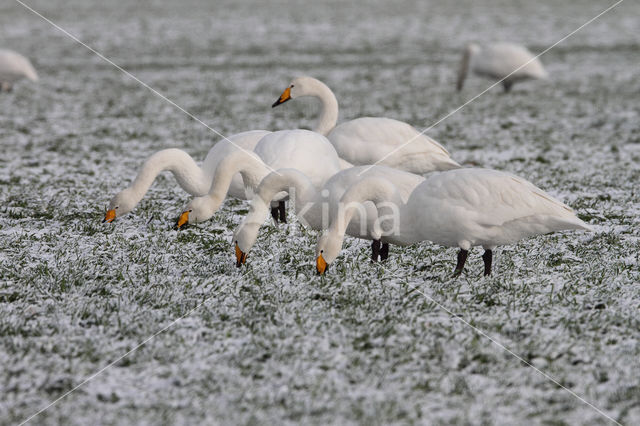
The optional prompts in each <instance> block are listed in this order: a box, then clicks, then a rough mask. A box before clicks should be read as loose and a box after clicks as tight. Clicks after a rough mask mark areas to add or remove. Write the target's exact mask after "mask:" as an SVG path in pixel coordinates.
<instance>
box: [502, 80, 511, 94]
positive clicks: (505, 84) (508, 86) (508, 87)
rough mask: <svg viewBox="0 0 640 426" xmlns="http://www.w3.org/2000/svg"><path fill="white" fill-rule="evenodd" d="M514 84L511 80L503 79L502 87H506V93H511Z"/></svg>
mask: <svg viewBox="0 0 640 426" xmlns="http://www.w3.org/2000/svg"><path fill="white" fill-rule="evenodd" d="M512 86H513V81H511V80H503V81H502V87H504V93H509V92H510V91H511V87H512Z"/></svg>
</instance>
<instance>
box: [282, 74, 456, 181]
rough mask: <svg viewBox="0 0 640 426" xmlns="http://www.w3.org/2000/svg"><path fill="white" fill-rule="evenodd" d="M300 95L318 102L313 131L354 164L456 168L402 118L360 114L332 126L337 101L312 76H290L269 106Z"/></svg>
mask: <svg viewBox="0 0 640 426" xmlns="http://www.w3.org/2000/svg"><path fill="white" fill-rule="evenodd" d="M304 96H311V97H315V98H318V99H320V101H321V102H322V112H321V114H320V119H319V121H318V124H317V126H316V127H315V128H314V131H316V132H318V133H321V134H323V135H326V136H327V138H328V139H329V140H330V141H331V143H332V144H333V146H334V147H335V148H336V151H337V152H338V155H339V156H340V157H341V158H344V159H345V160H346V161H348V162H350V163H352V164H354V165H367V164H380V165H384V166H389V167H393V168H396V169H400V170H405V171H408V172H412V173H419V174H421V173H427V172H432V171H434V170H450V169H455V168H459V167H460V165H459V164H458V163H456V162H455V161H453V160H452V159H451V158H450V156H449V152H447V150H446V149H444V147H443V146H442V145H440V144H439V143H438V142H436V141H434V140H433V139H431V138H430V137H428V136H426V135H424V134H421V133H420V132H418V131H417V130H416V129H415V128H414V127H412V126H410V125H409V124H407V123H403V122H402V121H398V120H393V119H391V118H384V117H362V118H357V119H355V120H351V121H347V122H345V123H342V124H340V125H338V126H336V123H337V121H338V101H337V99H336V97H335V95H334V94H333V92H332V91H331V89H329V87H327V86H326V85H325V84H324V83H322V82H321V81H320V80H317V79H315V78H312V77H298V78H296V79H294V80H293V81H292V82H291V84H290V85H289V87H287V88H286V89H285V90H284V92H283V93H282V95H280V98H278V100H277V101H276V102H275V103H274V104H273V105H272V106H273V107H276V106H278V105H281V104H283V103H285V102H287V101H288V100H290V99H295V98H299V97H304Z"/></svg>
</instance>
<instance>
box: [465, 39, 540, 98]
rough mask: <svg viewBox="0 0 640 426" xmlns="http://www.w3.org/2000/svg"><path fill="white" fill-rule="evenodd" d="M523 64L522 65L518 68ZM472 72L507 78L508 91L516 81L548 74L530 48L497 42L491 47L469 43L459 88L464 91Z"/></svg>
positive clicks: (485, 75) (505, 85)
mask: <svg viewBox="0 0 640 426" xmlns="http://www.w3.org/2000/svg"><path fill="white" fill-rule="evenodd" d="M525 64H526V65H525ZM519 67H522V68H520V69H518V68H519ZM516 70H517V71H516ZM469 71H473V73H474V74H476V75H479V76H483V77H487V78H490V79H494V80H502V79H504V80H503V81H502V85H503V87H504V90H505V92H508V91H509V90H511V87H512V86H513V84H514V83H516V82H518V81H522V80H529V79H544V78H547V77H548V74H547V71H546V70H545V69H544V67H543V66H542V63H541V62H540V60H539V59H538V58H537V57H535V56H534V55H533V54H532V53H531V52H529V50H527V48H526V47H524V46H520V45H518V44H513V43H495V44H491V45H487V46H479V45H477V44H475V43H471V44H469V45H468V46H467V47H466V49H465V51H464V54H463V56H462V61H461V63H460V69H459V70H458V80H457V82H456V88H457V89H458V91H460V90H462V87H463V85H464V80H465V78H466V77H467V74H468V73H469ZM514 71H515V72H514ZM512 73H513V74H512Z"/></svg>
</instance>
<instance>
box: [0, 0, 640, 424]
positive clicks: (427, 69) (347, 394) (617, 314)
mask: <svg viewBox="0 0 640 426" xmlns="http://www.w3.org/2000/svg"><path fill="white" fill-rule="evenodd" d="M27 3H28V4H29V5H30V6H32V7H34V8H35V9H36V10H38V11H39V12H41V13H43V14H44V15H45V16H47V17H48V18H50V19H52V20H53V21H54V22H56V23H57V24H59V25H60V26H62V27H63V28H65V29H66V30H68V31H70V32H71V33H72V34H74V35H76V36H77V37H79V38H80V39H81V40H83V41H84V42H86V43H88V44H89V45H91V46H92V47H94V48H95V49H97V50H98V51H100V52H101V53H103V54H104V55H105V56H107V57H108V58H110V59H112V60H113V61H115V62H116V63H117V64H119V65H121V66H122V67H124V68H126V69H127V70H129V71H131V72H132V73H134V74H135V75H136V76H137V77H139V78H140V79H141V80H143V81H144V82H146V83H148V84H149V85H151V86H153V87H154V88H155V89H157V90H158V91H160V92H161V93H163V94H164V95H166V96H167V97H168V98H170V99H171V100H173V101H175V102H176V103H177V104H179V105H180V106H182V107H184V108H185V109H187V110H188V111H189V112H191V113H192V114H194V115H195V116H197V117H198V118H200V119H202V120H203V121H204V122H206V123H207V124H209V125H210V126H212V127H213V128H215V129H217V130H219V131H220V132H222V133H224V134H233V133H237V132H240V131H244V130H249V129H285V128H293V127H297V126H300V127H310V126H311V125H312V124H313V123H314V122H315V118H316V114H317V105H316V104H314V103H313V102H311V101H309V102H306V101H302V100H300V101H295V102H290V103H287V104H286V105H283V106H281V107H279V108H278V109H274V110H272V109H271V104H272V103H273V101H275V100H276V98H277V97H278V95H279V94H280V93H281V92H282V90H283V89H284V88H285V87H286V85H287V83H288V82H289V81H290V79H291V78H292V77H294V76H297V75H300V74H308V75H312V76H315V77H317V78H320V79H322V80H324V81H325V82H326V83H327V84H328V85H329V86H330V87H332V88H333V90H334V91H335V92H336V94H337V96H338V99H339V101H340V104H341V120H347V119H350V118H355V117H359V116H363V115H374V116H375V115H383V116H389V117H394V118H397V119H400V120H403V121H407V122H409V123H412V124H413V125H415V126H416V127H418V128H424V127H426V126H429V125H430V124H432V123H433V122H435V121H436V120H437V119H439V118H440V117H442V116H443V115H445V114H446V113H447V112H449V111H451V110H452V109H454V108H456V107H457V106H459V105H461V104H462V103H464V102H465V101H466V100H467V99H470V98H471V97H473V96H474V95H476V94H477V93H479V92H481V91H482V90H484V89H485V88H486V87H487V86H488V85H489V84H490V82H488V81H486V80H482V79H480V78H478V77H472V78H471V79H470V80H469V81H468V85H467V86H466V87H465V89H464V91H463V92H462V93H456V92H455V91H454V80H455V68H456V67H457V64H458V60H459V52H460V49H461V47H462V46H463V45H464V44H465V43H467V42H469V41H474V40H477V41H485V40H488V41H491V40H514V41H519V42H522V43H524V44H526V45H528V46H529V47H530V48H531V49H532V50H533V51H536V52H539V51H542V50H543V49H544V48H546V47H547V46H549V45H551V44H552V43H554V42H556V41H557V40H559V39H560V38H561V37H563V36H565V35H566V34H568V33H570V32H571V31H573V30H574V29H576V28H577V27H578V26H580V25H581V24H583V23H584V22H586V21H587V20H588V19H590V18H592V17H594V16H595V15H597V14H598V13H599V12H600V11H601V10H603V9H604V8H605V7H606V6H607V5H609V4H612V2H602V1H596V0H588V1H577V2H556V1H552V0H548V1H544V2H532V1H524V0H522V1H511V0H503V1H488V0H483V1H481V2H479V1H471V0H469V1H465V2H448V1H439V2H435V1H429V2H425V1H417V0H416V1H394V2H387V1H382V0H378V1H376V2H364V1H356V2H342V1H334V2H324V1H314V2H305V4H301V3H293V2H291V3H290V2H284V1H278V2H264V1H259V0H251V1H246V2H245V1H241V2H237V1H217V2H215V3H214V2H208V1H205V0H200V1H186V2H185V1H179V2H178V1H176V2H171V1H160V0H156V1H136V2H125V1H118V2H104V1H97V0H94V1H84V0H82V1H80V0H73V1H66V0H64V1H63V0H56V1H45V0H33V1H27ZM639 17H640V4H639V3H638V2H634V1H631V0H627V1H626V2H623V3H622V4H621V5H619V6H618V7H617V8H616V9H614V10H613V11H611V12H610V13H608V14H606V15H605V16H603V17H602V18H600V19H598V20H597V21H595V22H594V23H593V24H591V25H589V26H587V27H586V28H584V29H583V30H582V31H580V32H579V33H577V34H576V35H575V36H573V37H571V38H569V39H568V40H566V41H565V42H563V43H562V44H560V45H559V46H557V47H556V48H555V49H553V50H551V51H550V52H549V53H547V54H545V55H544V56H543V57H542V58H541V59H542V61H543V63H544V64H545V65H546V66H547V69H548V71H549V72H550V74H551V76H552V79H551V80H550V81H548V82H529V83H523V84H521V85H516V86H515V89H514V91H513V93H511V94H509V95H504V94H502V91H501V89H500V88H495V89H494V90H491V91H490V92H489V93H487V94H485V95H484V96H482V97H480V98H479V99H478V100H476V101H475V102H473V103H471V104H470V105H468V106H467V107H466V108H464V109H463V110H461V111H460V112H459V113H457V114H455V115H453V116H452V117H451V118H449V119H447V120H446V121H444V122H442V123H441V124H439V125H438V126H437V127H435V128H434V129H432V130H431V131H430V132H429V135H430V136H432V137H434V138H435V139H437V140H438V141H440V142H441V143H442V144H443V145H445V146H446V147H447V148H448V149H449V150H450V152H451V153H452V156H453V157H454V158H455V159H456V160H458V161H459V162H461V163H464V164H465V165H477V166H485V167H491V168H496V169H500V170H506V171H510V172H513V173H516V174H518V175H520V176H523V177H525V178H527V179H529V180H531V181H532V182H534V183H535V184H537V185H538V186H540V187H541V188H543V189H545V190H547V191H548V192H550V193H551V194H553V195H554V196H557V197H558V198H560V199H561V200H563V201H565V202H566V203H568V204H569V205H570V206H572V207H573V208H575V209H576V210H577V212H578V213H579V216H580V217H581V218H582V219H584V220H585V221H587V222H588V223H590V224H592V225H593V226H594V228H595V229H596V232H595V233H593V234H588V233H584V232H572V233H564V234H553V235H547V236H541V237H538V238H533V239H529V240H526V241H523V242H521V243H520V244H517V245H514V246H508V247H504V248H501V249H499V250H498V251H497V254H496V258H495V269H494V272H495V275H494V276H492V277H491V278H483V277H482V276H481V272H482V262H481V260H480V254H481V251H480V250H475V251H473V252H472V256H471V257H470V261H469V262H468V264H467V270H466V272H465V273H464V274H463V275H462V276H461V277H460V278H457V279H451V278H450V274H451V271H452V270H453V267H454V264H455V253H456V250H455V249H443V248H441V247H438V246H434V245H431V244H427V243H424V244H420V245H417V246H413V247H409V248H405V249H399V248H397V247H395V248H392V255H391V259H390V260H389V261H388V262H387V263H385V264H382V265H379V264H376V265H372V264H370V263H369V261H368V256H369V248H368V243H367V242H365V241H358V240H353V239H348V240H347V241H346V244H345V249H344V250H343V252H342V255H341V257H340V258H339V259H338V260H337V261H336V263H335V264H334V265H332V267H331V269H330V270H329V273H328V275H327V276H326V277H324V278H320V277H317V276H316V275H315V269H314V253H315V243H316V238H317V235H316V234H315V233H314V232H310V231H307V230H304V229H302V228H301V227H300V225H299V224H297V223H290V224H288V225H286V226H279V227H276V226H275V225H273V224H269V225H268V226H265V227H264V230H263V232H262V235H261V236H260V238H259V240H258V243H257V245H256V246H255V247H254V249H253V250H252V252H251V253H250V256H249V259H248V261H247V268H244V269H242V270H238V269H236V268H235V265H234V255H233V250H232V246H231V244H230V239H231V234H232V232H233V230H234V228H235V225H236V224H237V223H238V222H239V221H240V220H241V219H242V217H243V214H245V213H246V212H247V204H246V203H245V202H240V201H233V200H229V201H227V202H226V203H225V205H224V207H223V208H222V209H221V211H220V212H218V213H217V214H216V215H215V216H214V218H213V219H212V220H211V221H209V222H206V223H204V224H201V225H199V226H196V227H191V228H189V229H187V230H185V231H181V232H176V231H174V230H172V229H170V228H171V225H172V224H173V222H174V221H175V218H176V217H177V215H178V214H179V213H180V212H181V208H182V207H183V206H184V204H185V203H186V202H187V201H188V200H189V196H188V195H187V194H186V193H184V192H183V191H182V190H180V189H179V188H178V187H177V185H176V184H175V180H174V179H173V178H172V177H171V176H170V175H162V176H161V177H160V178H159V179H158V180H157V181H156V183H155V184H154V185H153V187H152V189H151V191H150V192H149V193H148V195H147V197H145V199H144V200H143V201H142V202H141V204H140V205H139V206H138V208H137V209H136V210H134V211H133V212H132V213H131V214H129V215H127V216H126V217H122V218H119V219H117V220H116V221H115V222H114V223H113V224H103V223H101V221H102V218H103V214H104V213H103V212H104V208H105V206H106V204H107V203H108V200H109V199H110V198H111V196H112V195H113V194H115V193H116V192H118V191H119V190H121V189H123V188H124V187H126V186H127V185H128V184H129V183H130V181H131V180H132V178H133V177H134V175H135V173H136V171H137V168H138V167H139V165H140V164H141V163H142V161H143V160H144V159H145V158H146V157H148V156H149V155H150V154H152V153H153V152H155V151H156V150H159V149H162V148H166V147H180V148H183V149H185V150H186V151H187V152H189V153H190V154H191V155H192V156H193V157H194V158H196V159H198V160H201V159H203V158H204V156H205V155H206V153H207V151H208V150H209V148H210V147H211V146H212V145H213V144H214V143H215V142H216V141H217V140H218V139H219V138H218V137H217V136H215V135H214V134H212V133H211V132H210V131H209V130H208V129H207V128H206V127H204V126H202V125H201V124H199V123H197V122H196V121H194V120H192V119H190V118H189V117H187V116H186V115H185V114H183V113H182V112H180V111H179V110H177V109H176V108H175V107H173V106H171V105H169V104H168V103H167V102H165V101H163V100H162V99H160V98H158V97H157V96H155V95H153V94H152V93H151V92H150V91H148V90H147V89H145V88H143V87H141V86H140V85H139V84H138V83H136V82H135V81H133V80H132V79H130V78H128V77H126V76H124V75H123V74H122V73H121V72H119V71H118V70H117V69H115V68H114V67H112V66H110V65H109V64H107V63H105V62H104V61H102V60H100V59H99V58H98V57H96V56H95V55H94V54H92V53H91V52H89V51H88V50H87V49H85V48H83V47H82V46H80V45H78V44H77V43H75V42H73V41H72V40H71V39H69V38H68V37H67V36H65V35H64V34H62V33H61V32H59V31H57V30H56V29H55V28H53V27H52V26H51V25H50V24H48V23H46V22H45V21H43V20H42V19H41V18H39V17H38V16H36V15H34V14H32V13H31V12H29V11H28V10H26V9H25V8H24V7H22V6H21V5H20V4H18V3H15V2H13V1H11V0H9V1H6V2H3V3H2V5H0V46H6V47H10V48H12V49H14V50H17V51H20V52H23V53H25V54H26V55H28V56H29V57H30V58H31V59H32V60H33V63H34V65H35V66H36V68H37V69H38V71H39V73H40V77H41V82H40V83H39V84H37V85H34V84H29V83H21V84H19V85H18V86H17V87H16V88H15V90H14V91H13V92H12V93H8V94H7V93H1V94H0V146H1V149H0V202H1V204H0V423H1V424H13V423H19V422H21V421H23V420H25V419H27V418H28V417H29V416H31V415H32V414H35V413H36V412H38V410H40V409H42V408H44V407H46V406H47V405H48V404H49V403H50V402H52V401H54V400H55V399H57V398H58V397H60V396H61V395H63V394H65V392H67V391H69V390H71V389H73V388H74V387H76V386H77V385H79V384H81V383H82V382H83V380H85V379H86V378H89V377H91V376H92V375H93V374H94V373H97V372H98V371H99V370H101V369H102V368H103V367H105V366H107V365H109V364H110V363H113V362H115V361H117V362H115V364H114V365H113V366H112V367H110V368H107V369H106V370H104V371H102V372H101V373H100V374H99V375H97V376H95V377H94V378H93V379H92V380H90V381H88V382H87V383H86V384H84V385H82V386H81V387H79V388H78V389H77V390H76V391H74V392H73V393H71V394H70V395H68V396H66V397H65V398H64V399H62V400H60V401H59V402H57V403H56V404H54V405H53V406H51V407H50V408H49V409H47V410H46V411H44V412H43V413H41V414H40V415H39V416H38V417H36V418H34V419H33V420H32V423H33V424H87V423H95V424H133V423H136V424H160V423H164V424H166V423H169V424H202V423H224V424H232V423H233V424H238V423H240V424H255V423H267V422H273V423H318V424H324V423H340V424H344V423H367V424H370V423H373V424H386V423H423V424H430V423H439V424H461V423H462V424H529V423H538V424H542V423H543V424H605V423H607V422H608V420H607V419H606V417H604V416H603V415H602V414H601V413H599V412H598V411H597V410H596V409H595V408H594V407H597V409H599V410H602V412H604V413H606V414H607V415H609V416H611V417H612V418H613V419H616V420H617V421H619V422H620V423H624V424H638V423H640V318H639V313H640V271H639V259H640V258H639V256H640V255H639V249H640V239H639V237H638V235H639V234H640V218H639V212H640V185H639V183H640V74H639V69H640V68H639V67H638V64H640V32H639V31H638V29H639V28H640V18H639ZM291 217H292V216H290V218H291ZM183 316H184V318H183V319H181V320H180V321H179V322H177V323H175V324H174V325H172V326H171V327H170V328H168V329H166V330H164V331H162V330H163V329H165V328H166V327H167V326H169V325H171V324H172V323H173V322H174V321H175V320H176V319H178V318H181V317H183ZM470 325H473V326H474V327H477V329H479V330H482V332H483V333H486V335H488V336H491V338H492V339H494V340H495V341H497V342H500V344H502V345H504V346H505V347H507V348H509V350H511V351H513V353H514V354H517V355H518V356H520V357H521V358H522V359H523V360H525V361H526V362H527V363H530V364H531V365H533V366H535V367H536V368H538V369H540V370H541V371H543V372H545V373H546V374H547V375H548V376H550V377H552V378H553V379H554V380H556V381H557V382H558V383H559V384H561V385H562V386H564V387H566V388H568V389H570V390H571V391H572V392H575V395H572V394H571V393H570V392H568V391H567V390H565V389H563V388H561V387H560V386H558V385H557V384H554V383H553V382H552V381H550V380H549V379H548V378H545V377H544V376H543V375H542V374H541V373H540V372H537V371H535V370H534V369H533V368H531V367H529V366H527V365H526V364H525V363H524V362H522V361H521V360H518V359H516V358H515V357H514V355H513V354H511V353H509V352H507V351H505V350H503V349H501V348H500V347H498V346H497V345H496V344H494V343H492V342H491V341H490V340H489V339H488V338H487V337H486V336H484V335H482V334H479V332H478V331H476V330H474V329H473V328H472V327H470ZM161 331H162V332H161ZM155 333H159V334H157V335H156V336H155V337H154V338H152V339H151V340H149V341H147V342H146V343H145V344H144V345H143V346H141V347H140V348H139V349H137V350H136V351H134V352H132V353H130V354H129V355H128V356H126V357H124V358H122V359H120V358H121V357H122V355H124V354H126V353H127V352H128V351H130V350H131V349H134V348H135V347H136V346H137V345H138V344H139V343H142V342H144V341H145V340H146V339H148V338H149V337H150V336H152V335H154V334H155ZM577 396H579V397H580V398H583V399H584V401H581V400H580V399H579V398H578V397H577ZM585 401H586V402H588V403H589V404H593V407H592V406H590V405H588V404H587V403H585Z"/></svg>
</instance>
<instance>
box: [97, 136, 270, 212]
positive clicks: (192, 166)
mask: <svg viewBox="0 0 640 426" xmlns="http://www.w3.org/2000/svg"><path fill="white" fill-rule="evenodd" d="M269 133H271V132H268V131H266V130H252V131H249V132H244V133H238V134H236V135H233V136H230V137H229V138H227V139H223V140H221V141H219V142H218V143H217V144H215V145H214V146H213V148H211V149H210V150H209V153H208V154H207V157H206V158H205V160H204V163H202V167H198V164H196V162H195V161H194V160H193V158H191V156H190V155H189V154H187V153H186V152H184V151H182V150H179V149H175V148H171V149H164V150H162V151H158V152H156V153H155V154H153V155H152V156H151V157H149V158H148V159H147V160H146V161H145V162H144V164H143V165H142V168H141V169H140V172H139V173H138V176H136V178H135V180H134V181H133V183H132V184H131V186H129V187H128V188H126V189H124V190H123V191H121V192H119V193H118V194H116V195H115V196H114V197H113V198H112V199H111V202H110V203H109V209H108V210H107V213H106V214H105V217H104V220H103V222H113V220H114V219H115V218H116V216H118V217H120V216H123V215H125V214H127V213H129V212H130V211H131V210H133V208H134V207H135V206H136V205H137V204H138V203H139V202H140V200H142V197H144V195H145V194H146V193H147V191H148V190H149V187H150V186H151V184H152V183H153V181H154V180H155V179H156V177H157V176H158V175H159V174H160V173H161V172H163V171H170V172H171V173H173V175H174V176H175V178H176V180H177V181H178V184H179V185H180V186H181V187H182V189H184V190H185V191H187V192H188V193H189V194H191V195H204V194H206V193H207V191H209V188H210V187H211V179H213V174H214V173H215V171H216V168H217V167H218V164H219V163H220V161H221V160H222V159H223V158H225V157H226V156H228V155H229V154H231V153H233V152H239V153H241V154H242V155H244V156H245V157H246V156H248V153H247V152H246V151H253V150H254V148H255V146H256V145H257V144H258V142H260V140H261V139H262V138H263V137H264V136H266V135H268V134H269ZM244 150H246V151H244ZM229 193H230V194H231V195H232V196H234V197H236V198H241V199H246V198H247V195H246V193H245V189H244V184H243V182H242V178H241V177H240V176H239V175H236V176H233V180H232V183H231V189H230V190H229Z"/></svg>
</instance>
